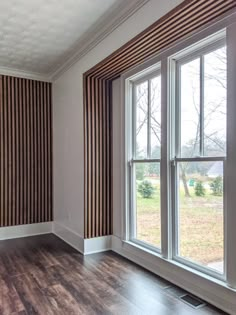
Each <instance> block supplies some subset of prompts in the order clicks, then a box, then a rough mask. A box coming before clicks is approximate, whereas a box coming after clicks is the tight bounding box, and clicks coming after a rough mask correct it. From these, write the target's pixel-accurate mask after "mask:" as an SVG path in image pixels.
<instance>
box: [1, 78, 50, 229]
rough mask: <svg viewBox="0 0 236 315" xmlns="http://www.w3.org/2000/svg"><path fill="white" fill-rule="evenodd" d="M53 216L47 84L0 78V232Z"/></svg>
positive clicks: (48, 93)
mask: <svg viewBox="0 0 236 315" xmlns="http://www.w3.org/2000/svg"><path fill="white" fill-rule="evenodd" d="M52 216H53V213H52V100H51V84H50V83H45V82H39V81H33V80H28V79H20V78H15V77H10V76H0V227H4V226H14V225H19V224H30V223H39V222H46V221H51V220H52Z"/></svg>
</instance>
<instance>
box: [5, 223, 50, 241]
mask: <svg viewBox="0 0 236 315" xmlns="http://www.w3.org/2000/svg"><path fill="white" fill-rule="evenodd" d="M48 233H52V222H43V223H35V224H25V225H16V226H9V227H2V228H0V240H7V239H13V238H19V237H27V236H33V235H40V234H48Z"/></svg>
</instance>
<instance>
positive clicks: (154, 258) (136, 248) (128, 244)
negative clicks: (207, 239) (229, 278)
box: [122, 241, 236, 294]
mask: <svg viewBox="0 0 236 315" xmlns="http://www.w3.org/2000/svg"><path fill="white" fill-rule="evenodd" d="M122 243H123V248H124V249H125V250H128V251H132V252H134V254H135V255H137V256H139V254H140V255H141V257H142V258H146V259H147V260H148V261H150V263H151V264H153V262H155V263H156V265H157V266H158V265H159V264H163V265H165V268H173V267H176V269H179V271H181V270H182V272H185V273H188V274H189V273H191V274H192V275H194V276H197V277H199V278H201V279H203V280H206V281H208V282H210V283H212V284H214V285H217V286H219V287H221V288H224V289H226V290H227V291H228V292H229V291H230V292H232V293H234V294H235V293H236V288H235V289H234V288H232V287H230V286H228V285H227V284H226V282H224V281H223V280H220V279H217V278H215V277H213V276H211V275H207V274H205V273H203V272H201V271H198V270H195V269H193V268H191V267H189V266H186V265H184V264H182V263H179V262H177V261H175V260H173V259H167V258H164V257H162V256H161V254H159V253H157V252H155V251H152V250H150V249H147V248H145V247H143V246H140V245H138V244H136V243H134V242H132V241H122ZM144 255H145V257H144ZM151 271H153V270H151ZM153 272H154V273H157V272H155V270H154V271H153ZM158 275H159V276H163V277H164V275H162V274H158ZM167 280H169V281H171V279H167ZM178 285H179V284H178Z"/></svg>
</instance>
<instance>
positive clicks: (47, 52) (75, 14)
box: [0, 0, 121, 74]
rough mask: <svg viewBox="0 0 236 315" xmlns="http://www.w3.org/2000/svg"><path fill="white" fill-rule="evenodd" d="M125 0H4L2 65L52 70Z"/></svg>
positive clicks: (0, 4) (0, 10) (0, 37)
mask: <svg viewBox="0 0 236 315" xmlns="http://www.w3.org/2000/svg"><path fill="white" fill-rule="evenodd" d="M120 1H121V0H5V1H4V0H0V67H3V68H9V69H14V70H20V71H26V72H31V73H32V72H35V73H39V74H48V73H50V72H51V71H52V70H53V69H55V68H56V67H57V66H58V65H59V64H60V62H61V61H62V58H64V57H65V56H66V55H69V54H70V53H71V52H72V51H73V50H74V49H75V45H76V43H77V42H78V40H79V39H80V38H81V37H82V36H83V35H84V34H85V33H86V31H88V30H89V29H90V28H91V27H92V26H93V24H94V23H96V22H97V21H98V20H99V19H100V18H102V16H103V15H104V14H106V13H107V12H108V11H109V10H110V11H111V10H112V8H113V7H115V6H116V5H117V3H119V2H120Z"/></svg>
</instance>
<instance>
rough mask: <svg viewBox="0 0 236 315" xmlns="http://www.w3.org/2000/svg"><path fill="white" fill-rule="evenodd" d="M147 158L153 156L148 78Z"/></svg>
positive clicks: (149, 82) (149, 83)
mask: <svg viewBox="0 0 236 315" xmlns="http://www.w3.org/2000/svg"><path fill="white" fill-rule="evenodd" d="M147 107H148V108H147V158H148V159H150V158H151V80H148V104H147Z"/></svg>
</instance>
